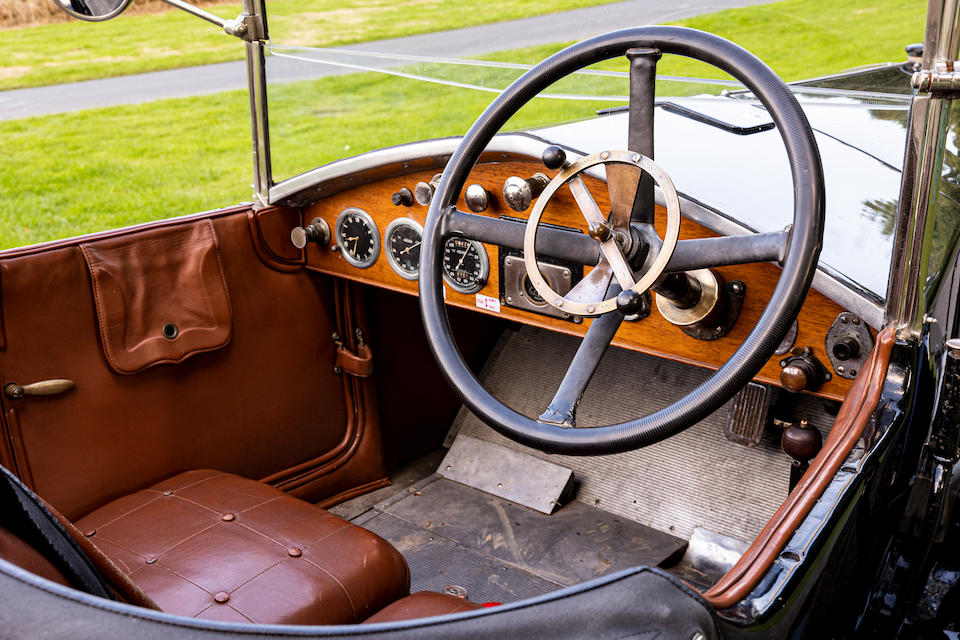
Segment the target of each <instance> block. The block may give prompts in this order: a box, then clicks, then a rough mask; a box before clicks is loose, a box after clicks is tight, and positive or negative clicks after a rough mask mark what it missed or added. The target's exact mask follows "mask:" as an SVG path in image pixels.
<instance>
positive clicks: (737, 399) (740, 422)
mask: <svg viewBox="0 0 960 640" xmlns="http://www.w3.org/2000/svg"><path fill="white" fill-rule="evenodd" d="M772 395H773V394H772V392H771V389H770V387H768V386H766V385H762V384H757V383H756V382H749V383H747V386H745V387H744V388H743V389H741V390H740V392H739V393H738V394H737V395H735V396H733V399H732V400H730V402H728V403H727V419H726V421H725V422H724V425H723V435H725V436H726V437H727V440H730V441H731V442H736V443H737V444H742V445H744V446H747V447H755V446H757V445H758V444H760V440H762V439H763V429H764V427H765V426H766V424H767V412H768V411H769V409H770V401H771V397H772Z"/></svg>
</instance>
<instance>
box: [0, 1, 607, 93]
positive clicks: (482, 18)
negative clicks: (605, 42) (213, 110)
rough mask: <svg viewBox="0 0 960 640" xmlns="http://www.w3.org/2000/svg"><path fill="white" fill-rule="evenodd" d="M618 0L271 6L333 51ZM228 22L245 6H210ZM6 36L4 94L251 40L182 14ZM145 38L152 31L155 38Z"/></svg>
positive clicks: (302, 39)
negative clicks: (236, 36)
mask: <svg viewBox="0 0 960 640" xmlns="http://www.w3.org/2000/svg"><path fill="white" fill-rule="evenodd" d="M614 1H615V0H554V1H552V2H548V3H547V2H541V1H539V0H498V1H497V2H485V3H483V5H482V7H483V10H482V11H478V10H477V5H476V4H475V3H469V2H463V1H462V0H413V1H408V2H394V1H392V0H282V1H273V2H270V3H269V6H268V10H269V12H270V13H269V15H268V18H269V26H270V33H271V36H272V37H273V39H274V41H276V42H283V43H285V44H295V45H300V46H316V47H331V46H339V45H344V44H351V43H355V42H365V41H368V40H378V39H381V38H397V37H401V36H409V35H413V34H417V33H429V32H433V31H443V30H446V29H456V28H459V27H468V26H472V25H478V24H486V23H490V22H500V21H503V20H514V19H516V18H524V17H528V16H534V15H539V14H543V13H552V12H555V11H566V10H568V9H576V8H578V7H584V6H591V5H597V4H603V3H606V2H614ZM204 8H205V9H206V10H208V11H210V12H211V13H214V14H216V15H218V16H220V17H223V18H231V19H232V18H235V17H237V15H239V14H240V4H239V2H238V3H236V4H223V5H215V6H213V7H204ZM0 33H2V36H3V37H2V39H0V60H4V65H3V67H2V68H0V90H3V89H15V88H20V87H35V86H40V85H47V84H56V83H60V82H76V81H78V80H90V79H93V78H105V77H110V76H121V75H128V74H131V73H140V72H144V71H157V70H160V69H172V68H176V67H189V66H194V65H198V64H209V63H213V62H225V61H228V60H241V59H243V55H244V53H243V51H244V49H243V46H242V43H241V42H240V41H239V40H238V39H237V38H234V37H232V36H228V35H226V34H225V33H223V32H222V31H220V30H219V29H217V28H216V27H215V26H214V25H212V24H210V23H208V22H204V21H203V20H199V19H197V18H195V17H193V16H191V15H189V14H187V13H185V12H183V11H179V10H171V11H167V12H164V13H159V14H152V15H135V16H134V15H129V16H121V17H120V18H118V19H115V20H110V21H108V22H100V23H90V22H82V21H80V20H72V21H70V22H65V23H57V24H50V25H43V26H37V27H24V28H15V29H7V30H4V31H2V32H0ZM146 34H149V37H147V35H146Z"/></svg>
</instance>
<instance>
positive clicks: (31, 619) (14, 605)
mask: <svg viewBox="0 0 960 640" xmlns="http://www.w3.org/2000/svg"><path fill="white" fill-rule="evenodd" d="M0 602H2V604H0V629H4V632H5V633H9V634H11V636H12V637H41V636H43V637H66V636H69V637H74V638H102V639H104V640H111V639H114V638H116V639H120V638H130V637H138V638H174V639H177V640H179V639H208V638H216V637H221V638H231V639H234V640H236V639H240V638H251V639H252V638H264V637H269V638H333V639H336V638H360V637H364V638H384V639H390V640H408V639H412V638H424V639H425V640H432V639H434V638H436V639H438V640H439V639H440V638H443V639H447V638H451V637H456V638H466V639H470V638H478V639H479V638H490V637H497V638H498V639H500V640H508V639H510V638H517V639H522V640H531V639H532V638H557V639H563V638H582V637H584V636H590V637H591V638H593V640H615V639H622V638H631V637H647V636H646V635H644V634H646V633H654V632H655V635H653V636H650V637H663V638H673V637H677V638H684V639H689V638H692V637H694V636H695V635H696V634H697V633H700V634H702V636H703V638H704V639H705V640H712V639H714V638H720V637H721V635H720V629H719V622H718V620H717V618H716V615H715V613H714V612H713V610H712V609H711V608H710V607H709V605H708V604H707V603H706V602H705V601H704V600H703V598H702V597H701V596H700V594H698V593H696V592H695V591H693V590H692V589H690V588H689V587H687V586H686V585H684V584H682V583H681V582H680V581H679V580H677V579H676V578H674V577H673V576H671V575H669V574H667V573H665V572H663V571H661V570H659V569H652V568H649V567H635V568H633V569H627V570H625V571H621V572H618V573H616V574H612V575H610V576H604V577H602V578H598V579H595V580H591V581H590V582H586V583H582V584H580V585H576V586H573V587H568V588H566V589H562V590H559V591H555V592H552V593H549V594H546V595H543V596H539V597H537V598H531V599H529V600H524V601H521V602H517V603H513V604H507V605H501V606H499V607H494V608H490V609H483V610H480V611H468V612H463V613H456V614H450V615H444V616H437V617H434V618H425V619H420V620H406V621H399V622H390V623H381V624H369V625H349V626H328V627H317V626H313V627H307V626H280V625H250V624H238V623H227V622H210V621H204V620H198V619H195V618H185V617H181V616H174V615H170V614H164V613H161V612H157V611H153V610H150V609H142V608H139V607H135V606H132V605H129V604H125V603H121V602H115V601H109V600H105V599H102V598H97V597H94V596H91V595H89V594H86V593H83V592H80V591H76V590H72V589H69V588H67V587H63V586H61V585H58V584H55V583H52V582H50V581H48V580H44V579H43V578H39V577H37V576H35V575H33V574H31V573H29V572H27V571H24V570H22V569H20V568H19V567H16V566H14V565H12V564H10V563H8V562H6V561H3V560H0ZM654 603H655V605H654Z"/></svg>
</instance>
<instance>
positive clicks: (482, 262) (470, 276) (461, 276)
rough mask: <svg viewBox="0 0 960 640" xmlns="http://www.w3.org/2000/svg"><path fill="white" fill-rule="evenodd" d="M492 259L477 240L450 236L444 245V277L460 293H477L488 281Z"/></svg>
mask: <svg viewBox="0 0 960 640" xmlns="http://www.w3.org/2000/svg"><path fill="white" fill-rule="evenodd" d="M489 275H490V261H489V260H488V259H487V251H486V249H484V248H483V245H482V244H481V243H479V242H477V241H476V240H469V239H467V238H450V239H449V240H447V242H446V244H444V245H443V279H444V281H446V283H447V284H448V285H450V286H451V287H453V288H454V289H455V290H457V291H459V292H460V293H476V292H477V291H480V289H482V288H483V285H485V284H486V283H487V277H488V276H489Z"/></svg>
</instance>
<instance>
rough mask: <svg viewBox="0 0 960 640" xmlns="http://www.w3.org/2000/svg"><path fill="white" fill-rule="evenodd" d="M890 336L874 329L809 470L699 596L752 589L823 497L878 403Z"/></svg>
mask: <svg viewBox="0 0 960 640" xmlns="http://www.w3.org/2000/svg"><path fill="white" fill-rule="evenodd" d="M895 339H896V332H895V331H894V330H893V329H892V328H887V329H884V330H883V331H881V332H880V334H879V335H878V336H877V343H876V346H875V348H874V350H873V353H871V355H870V358H869V360H868V361H867V363H866V365H865V366H864V368H863V370H862V371H861V372H860V374H859V375H858V376H857V379H856V380H855V381H854V384H853V387H852V388H851V389H850V393H849V394H848V395H847V398H846V400H844V403H843V406H842V407H841V409H840V412H839V413H838V414H837V419H836V421H835V422H834V424H833V428H832V429H831V430H830V435H829V436H828V437H827V441H826V443H824V446H823V448H822V449H821V450H820V453H819V454H817V457H816V458H814V460H813V462H812V463H811V464H810V468H809V469H807V472H806V473H805V474H803V477H802V478H801V479H800V482H798V483H797V486H796V487H795V488H794V490H793V491H791V492H790V495H789V496H788V497H787V499H786V501H785V502H784V503H783V504H782V505H781V506H780V508H779V509H777V512H776V513H775V514H774V515H773V517H772V518H771V519H770V521H769V522H768V523H767V526H766V527H764V528H763V531H761V532H760V535H759V536H757V538H756V539H755V540H754V541H753V544H751V545H750V547H749V548H748V549H747V551H746V552H745V553H744V554H743V556H741V558H740V560H739V561H738V562H737V563H736V564H735V565H734V566H733V568H731V569H730V571H728V572H727V573H726V574H725V575H724V576H723V577H722V578H720V580H719V581H718V582H717V583H716V584H715V585H713V587H711V588H710V589H709V590H707V592H706V593H704V594H703V595H704V598H706V600H707V602H709V603H710V604H711V605H712V606H713V607H714V608H716V609H725V608H727V607H730V606H732V605H733V604H735V603H737V602H739V601H740V600H742V599H743V598H744V597H746V596H747V594H749V593H750V591H751V590H753V588H754V587H755V586H756V585H757V583H758V582H759V581H760V578H762V577H763V575H764V574H765V573H766V572H767V569H769V568H770V566H771V565H772V564H773V561H774V560H775V559H776V557H777V555H778V554H779V553H780V552H781V551H782V550H783V548H784V547H785V546H786V544H787V542H788V541H789V540H790V537H791V536H793V534H794V532H795V531H796V530H797V527H799V526H800V524H801V523H802V522H803V520H804V518H806V517H807V515H809V513H810V510H811V509H813V505H814V504H816V502H817V500H819V499H820V497H821V496H822V495H823V492H824V491H825V490H826V488H827V486H828V485H829V484H830V481H831V480H833V477H834V475H835V474H836V473H837V470H838V469H839V468H840V466H841V465H842V464H843V462H844V460H846V459H847V456H848V455H849V454H850V451H851V450H852V449H853V447H854V445H855V444H856V443H857V440H859V439H860V436H861V435H862V434H863V430H864V428H865V427H866V426H867V422H869V420H870V417H871V416H872V415H873V412H874V410H875V409H876V407H877V404H878V403H879V402H880V393H881V391H882V390H883V382H884V379H885V378H886V375H887V366H888V365H889V364H890V353H891V351H892V349H893V343H894V341H895Z"/></svg>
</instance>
